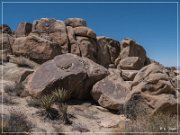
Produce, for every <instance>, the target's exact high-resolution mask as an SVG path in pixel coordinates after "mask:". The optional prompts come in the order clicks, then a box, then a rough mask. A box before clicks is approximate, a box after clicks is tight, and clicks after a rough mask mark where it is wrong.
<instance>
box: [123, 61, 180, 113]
mask: <svg viewBox="0 0 180 135" xmlns="http://www.w3.org/2000/svg"><path fill="white" fill-rule="evenodd" d="M177 98H178V97H177V91H176V89H175V88H174V86H173V84H172V81H171V78H170V76H169V75H168V74H167V70H166V69H165V68H164V67H163V66H161V65H159V64H156V63H153V64H150V65H148V66H145V67H144V68H142V69H141V70H140V71H139V72H138V73H137V75H136V76H135V78H134V80H133V83H132V85H131V93H130V94H129V95H128V96H127V98H126V101H125V102H126V104H125V110H126V113H127V115H128V116H134V117H135V116H137V115H140V114H141V115H142V114H143V115H145V114H149V115H153V114H155V113H159V112H164V113H165V112H170V113H171V114H172V113H177V106H179V107H180V104H179V103H177Z"/></svg>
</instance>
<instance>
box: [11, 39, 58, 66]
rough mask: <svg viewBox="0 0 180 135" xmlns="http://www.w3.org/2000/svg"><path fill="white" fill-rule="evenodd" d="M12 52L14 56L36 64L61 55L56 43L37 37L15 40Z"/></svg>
mask: <svg viewBox="0 0 180 135" xmlns="http://www.w3.org/2000/svg"><path fill="white" fill-rule="evenodd" d="M12 50H13V53H14V54H15V55H18V56H19V55H22V56H25V57H28V58H30V59H31V60H34V61H35V62H37V63H43V62H45V61H47V60H50V59H53V58H54V57H55V56H56V55H59V54H61V51H60V50H61V48H60V46H59V45H58V44H57V43H53V42H51V41H48V40H45V39H43V38H40V37H37V36H27V37H20V38H16V40H15V42H14V44H13V46H12Z"/></svg>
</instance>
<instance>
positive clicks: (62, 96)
mask: <svg viewBox="0 0 180 135" xmlns="http://www.w3.org/2000/svg"><path fill="white" fill-rule="evenodd" d="M70 95H71V93H70V91H68V90H65V89H63V88H62V89H57V90H55V91H54V92H53V96H54V98H55V100H56V101H57V102H60V103H63V102H65V101H67V100H68V99H69V98H70Z"/></svg>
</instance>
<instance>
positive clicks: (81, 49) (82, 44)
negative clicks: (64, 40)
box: [67, 26, 98, 62]
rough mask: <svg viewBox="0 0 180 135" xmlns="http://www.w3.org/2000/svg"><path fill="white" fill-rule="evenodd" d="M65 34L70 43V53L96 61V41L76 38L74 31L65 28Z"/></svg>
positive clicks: (81, 37) (68, 27)
mask: <svg viewBox="0 0 180 135" xmlns="http://www.w3.org/2000/svg"><path fill="white" fill-rule="evenodd" d="M67 33H68V38H69V43H70V50H71V51H70V52H71V53H72V54H76V55H78V56H82V57H87V58H89V59H91V60H93V61H95V62H96V61H97V49H98V48H97V42H96V39H93V38H88V37H87V36H86V37H83V36H77V35H75V29H74V28H72V27H71V26H67Z"/></svg>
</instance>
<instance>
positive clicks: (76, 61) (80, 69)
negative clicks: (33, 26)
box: [27, 53, 108, 99]
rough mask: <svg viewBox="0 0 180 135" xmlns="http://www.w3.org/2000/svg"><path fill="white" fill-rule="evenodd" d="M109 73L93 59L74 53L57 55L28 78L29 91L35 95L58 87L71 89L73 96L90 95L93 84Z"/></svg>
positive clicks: (84, 96)
mask: <svg viewBox="0 0 180 135" xmlns="http://www.w3.org/2000/svg"><path fill="white" fill-rule="evenodd" d="M107 75H108V71H107V70H106V69H105V68H104V67H102V66H100V65H98V64H96V63H94V62H93V61H91V60H89V59H87V58H85V57H82V58H81V57H79V56H77V55H73V54H69V53H67V54H63V55H59V56H56V57H55V58H54V59H53V60H50V61H47V62H46V63H44V64H42V65H41V66H39V67H38V68H37V69H36V71H35V72H34V73H33V75H32V76H31V77H30V79H29V80H28V85H27V86H28V87H27V88H28V92H29V94H30V95H32V96H34V97H39V96H41V95H44V94H48V93H51V92H52V91H53V90H55V89H56V88H64V89H66V90H69V91H70V93H71V97H73V98H76V99H84V98H88V97H89V95H90V94H89V91H90V89H91V87H92V86H93V84H95V83H96V82H97V81H99V80H101V79H103V78H104V77H105V76H107Z"/></svg>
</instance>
